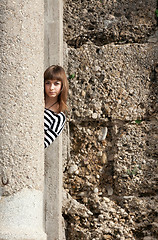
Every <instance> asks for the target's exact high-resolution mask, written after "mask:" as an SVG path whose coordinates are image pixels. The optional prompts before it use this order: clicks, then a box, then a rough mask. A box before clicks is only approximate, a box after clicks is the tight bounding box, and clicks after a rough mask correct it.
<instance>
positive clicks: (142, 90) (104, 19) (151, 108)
mask: <svg viewBox="0 0 158 240" xmlns="http://www.w3.org/2000/svg"><path fill="white" fill-rule="evenodd" d="M156 7H157V2H156V0H149V1H147V0H145V1H140V0H129V1H124V0H121V1H115V0H111V1H108V0H95V1H93V0H90V1H88V0H87V1H86V0H73V1H72V0H69V1H68V0H65V2H64V40H65V46H66V51H67V62H66V61H65V66H67V73H68V76H69V83H70V101H69V105H70V112H69V117H68V121H69V126H70V158H69V159H68V160H67V161H65V168H64V188H65V190H66V191H67V192H68V194H70V196H71V197H72V199H73V200H71V201H72V204H71V206H70V207H69V208H64V207H63V215H64V218H65V222H66V238H67V239H68V240H71V239H76V240H78V239H85V240H87V239H95V240H97V239H121V240H124V239H132V240H133V239H136V240H137V239H144V240H151V239H157V237H158V218H157V213H158V209H157V202H158V197H157V186H156V183H157V178H158V165H157V156H158V147H157V140H158V135H157V133H158V125H157V118H158V115H157V109H158V105H157V93H158V87H157V81H158V57H157V56H158V30H157V20H156V16H155V10H156ZM70 196H69V197H70ZM78 203H80V205H79V206H78V205H77V204H78ZM77 206H78V211H77V210H75V211H74V209H77ZM81 209H82V211H81ZM82 212H84V214H81V213H82Z"/></svg>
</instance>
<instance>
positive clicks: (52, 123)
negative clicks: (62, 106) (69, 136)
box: [44, 109, 66, 148]
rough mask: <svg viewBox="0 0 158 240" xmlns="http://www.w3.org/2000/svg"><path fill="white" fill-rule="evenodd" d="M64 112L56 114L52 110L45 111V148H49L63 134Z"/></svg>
mask: <svg viewBox="0 0 158 240" xmlns="http://www.w3.org/2000/svg"><path fill="white" fill-rule="evenodd" d="M65 121H66V118H65V115H64V113H63V112H61V113H59V114H56V113H54V112H52V111H51V110H48V109H45V111H44V133H45V136H44V148H47V147H48V146H49V145H50V144H51V143H52V142H53V141H54V140H55V139H56V138H57V137H58V136H59V135H60V133H61V132H62V130H63V127H64V125H65Z"/></svg>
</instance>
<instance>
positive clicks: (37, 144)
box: [0, 0, 46, 240]
mask: <svg viewBox="0 0 158 240" xmlns="http://www.w3.org/2000/svg"><path fill="white" fill-rule="evenodd" d="M0 9H1V10H0V11H1V15H0V22H1V30H2V31H1V36H0V49H1V62H0V63H1V83H0V84H1V85H0V89H1V90H0V91H1V102H0V105H1V117H2V118H1V156H0V194H1V196H0V197H1V200H0V239H1V240H13V239H15V240H26V239H27V240H37V239H38V240H39V239H40V240H45V239H46V235H45V233H44V229H43V181H44V179H43V178H44V177H43V176H44V150H43V138H44V135H43V107H44V106H43V105H44V104H43V77H42V76H43V70H44V67H43V61H44V39H43V38H44V34H43V23H44V16H43V11H44V5H43V1H36V0H35V1H33V2H30V1H23V0H22V1H19V0H17V1H10V0H8V1H6V0H2V1H1V2H0Z"/></svg>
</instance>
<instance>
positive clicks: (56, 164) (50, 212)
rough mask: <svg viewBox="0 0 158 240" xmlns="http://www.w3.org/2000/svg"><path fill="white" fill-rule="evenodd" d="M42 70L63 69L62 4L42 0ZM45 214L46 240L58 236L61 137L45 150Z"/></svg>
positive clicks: (56, 0) (59, 231)
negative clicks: (43, 68)
mask: <svg viewBox="0 0 158 240" xmlns="http://www.w3.org/2000/svg"><path fill="white" fill-rule="evenodd" d="M44 42H45V68H47V67H48V66H50V65H53V64H59V65H61V66H62V65H63V2H62V0H45V41H44ZM45 210H46V212H45V214H46V222H45V224H46V233H47V236H48V240H56V239H58V240H63V235H62V135H60V136H59V137H58V138H57V139H56V140H55V141H54V143H52V144H51V145H50V146H49V147H48V148H47V149H46V150H45Z"/></svg>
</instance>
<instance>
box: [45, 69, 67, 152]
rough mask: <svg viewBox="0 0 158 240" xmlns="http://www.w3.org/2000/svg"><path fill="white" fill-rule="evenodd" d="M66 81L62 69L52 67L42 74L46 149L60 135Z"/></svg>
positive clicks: (65, 96)
mask: <svg viewBox="0 0 158 240" xmlns="http://www.w3.org/2000/svg"><path fill="white" fill-rule="evenodd" d="M67 94H68V81H67V77H66V74H65V71H64V69H63V68H62V67H60V66H57V65H52V66H50V67H49V68H47V69H46V71H45V72H44V98H45V110H44V132H45V137H44V147H45V148H46V147H48V146H49V145H50V144H51V143H52V142H53V141H54V140H55V139H56V138H57V137H58V136H59V134H60V133H61V131H62V130H63V127H64V124H65V120H66V118H65V114H64V112H65V110H66V109H67V105H66V100H67Z"/></svg>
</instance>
